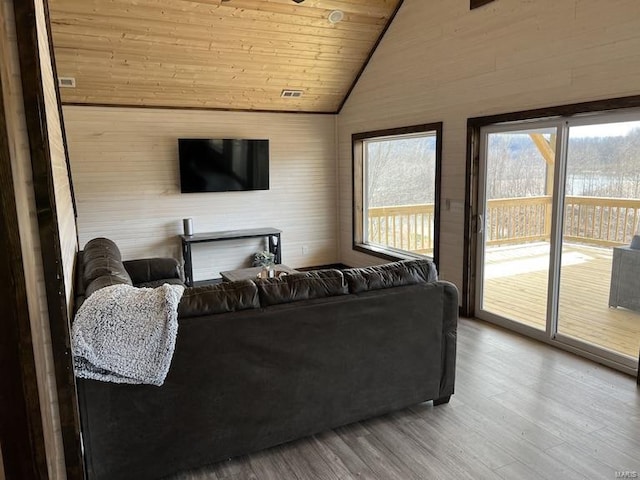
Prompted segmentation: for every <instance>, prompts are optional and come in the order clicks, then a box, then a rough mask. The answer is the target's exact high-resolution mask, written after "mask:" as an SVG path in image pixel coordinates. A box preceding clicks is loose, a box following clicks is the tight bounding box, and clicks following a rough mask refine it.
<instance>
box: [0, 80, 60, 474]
mask: <svg viewBox="0 0 640 480" xmlns="http://www.w3.org/2000/svg"><path fill="white" fill-rule="evenodd" d="M0 107H1V108H0V231H2V235H0V271H2V275H0V305H2V312H3V313H2V320H1V321H0V372H2V375H0V443H1V444H2V462H3V465H4V468H3V470H4V475H5V476H6V478H20V479H25V480H29V479H47V478H49V474H48V472H47V459H46V451H45V443H44V433H43V427H42V417H41V413H40V399H39V396H38V381H37V377H36V365H35V359H34V355H33V345H32V337H31V319H30V316H29V307H28V303H27V291H26V283H25V282H26V281H25V275H24V267H23V263H22V246H21V243H20V232H19V231H18V214H17V211H16V202H15V192H14V186H13V175H12V171H11V152H10V149H9V134H8V131H7V122H6V116H5V111H4V98H3V91H2V77H1V76H0ZM0 472H2V469H0ZM0 476H2V475H0ZM3 478H4V477H3Z"/></svg>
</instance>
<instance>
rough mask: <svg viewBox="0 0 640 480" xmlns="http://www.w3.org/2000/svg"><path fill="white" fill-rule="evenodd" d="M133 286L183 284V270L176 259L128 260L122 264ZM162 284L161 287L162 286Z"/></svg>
mask: <svg viewBox="0 0 640 480" xmlns="http://www.w3.org/2000/svg"><path fill="white" fill-rule="evenodd" d="M122 264H123V265H124V268H126V269H127V273H129V276H130V277H131V280H132V281H133V284H134V285H136V286H139V287H142V286H147V285H146V284H147V283H155V282H158V281H160V282H162V283H172V284H175V285H179V284H180V283H182V282H181V281H180V280H182V270H181V268H180V264H179V263H178V261H177V260H176V259H175V258H141V259H138V260H126V261H124V262H122ZM169 279H174V280H179V281H178V282H173V281H172V282H169V281H167V282H163V281H164V280H169ZM162 283H160V284H159V285H162Z"/></svg>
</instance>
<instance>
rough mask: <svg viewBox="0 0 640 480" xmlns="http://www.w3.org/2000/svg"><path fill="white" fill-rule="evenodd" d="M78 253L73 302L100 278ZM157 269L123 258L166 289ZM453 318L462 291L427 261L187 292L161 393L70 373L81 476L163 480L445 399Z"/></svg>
mask: <svg viewBox="0 0 640 480" xmlns="http://www.w3.org/2000/svg"><path fill="white" fill-rule="evenodd" d="M100 242H104V241H103V240H100V241H97V243H100ZM107 242H108V241H107ZM108 246H109V248H111V249H112V248H113V247H112V246H111V244H108ZM113 246H115V245H113ZM90 247H91V246H90ZM92 248H94V247H91V248H89V250H90V251H91V250H92ZM116 248H117V247H116ZM107 250H108V249H107ZM107 253H108V252H107ZM107 253H105V255H107ZM112 253H114V252H112ZM92 255H94V257H93V258H95V252H94V253H93V254H92ZM117 256H118V257H119V252H118V255H117ZM84 258H86V254H85V255H84ZM82 259H83V255H81V256H80V257H79V263H78V277H79V278H78V283H77V285H78V287H77V290H78V292H77V293H78V300H79V301H81V300H82V298H83V295H84V294H85V293H91V292H90V291H89V292H87V287H89V285H91V283H92V282H95V281H96V279H97V278H99V277H100V276H102V275H97V276H96V272H95V271H93V272H92V269H91V265H89V263H84V262H83V260H82ZM162 261H163V262H165V264H164V265H153V264H154V262H153V261H143V262H142V263H140V262H139V261H138V262H137V263H133V264H129V265H134V267H135V268H134V270H135V271H134V272H133V274H129V277H130V278H132V277H133V278H135V279H136V280H144V282H133V280H132V283H134V284H136V283H144V284H147V285H155V284H157V283H158V281H162V278H155V277H154V276H160V277H162V276H163V275H169V277H168V278H170V279H173V280H171V281H175V280H176V278H177V277H179V269H177V270H176V265H174V266H173V267H170V266H169V264H168V263H167V261H166V260H162ZM96 263H97V264H99V263H100V262H94V264H96ZM116 263H117V262H116ZM169 263H170V262H169ZM87 266H88V267H89V268H87ZM123 266H124V264H123ZM156 267H157V268H156ZM136 269H137V270H136ZM154 269H155V271H154ZM108 270H109V269H106V270H105V269H103V270H102V271H101V272H98V273H105V274H107V275H108V273H107V271H108ZM125 270H127V268H125ZM114 271H115V272H116V276H117V275H120V274H121V273H122V272H119V273H118V272H117V269H115V270H114ZM176 275H177V277H176ZM92 277H94V278H92ZM85 280H86V282H88V283H86V282H85ZM125 280H126V278H125ZM99 282H100V285H103V286H104V285H108V284H110V283H111V282H113V279H102V280H100V281H99ZM85 283H86V285H85ZM457 318H458V293H457V290H456V288H455V286H453V285H452V284H450V283H448V282H443V281H438V280H437V279H436V271H435V267H434V266H433V264H432V263H431V262H429V261H428V260H416V261H407V262H397V263H391V264H387V265H382V266H378V267H369V268H356V269H348V270H343V271H338V270H320V271H314V272H306V273H299V274H292V275H289V276H286V277H283V278H280V279H264V280H255V281H252V280H246V281H239V282H229V283H222V284H219V285H213V286H207V287H195V288H187V289H186V290H185V293H184V296H183V298H182V301H181V303H180V308H179V330H178V337H177V343H176V349H175V353H174V356H173V361H172V364H171V369H170V371H169V374H168V376H167V379H166V381H165V383H164V385H163V386H162V387H155V386H149V385H126V384H112V383H103V382H99V381H95V380H83V379H78V393H79V403H80V411H81V420H82V429H83V432H82V435H83V440H84V447H85V458H86V466H87V471H88V475H89V478H90V479H110V480H115V479H151V478H160V477H164V476H167V475H171V474H174V473H176V472H180V471H184V470H189V469H192V468H196V467H200V466H203V465H206V464H210V463H214V462H217V461H220V460H224V459H227V458H230V457H234V456H237V455H242V454H246V453H249V452H254V451H257V450H260V449H263V448H267V447H271V446H274V445H277V444H280V443H284V442H288V441H291V440H295V439H297V438H301V437H304V436H307V435H312V434H314V433H317V432H321V431H323V430H327V429H331V428H334V427H337V426H340V425H345V424H348V423H351V422H355V421H359V420H363V419H366V418H369V417H373V416H376V415H381V414H384V413H387V412H390V411H393V410H397V409H401V408H404V407H407V406H410V405H413V404H417V403H420V402H424V401H428V400H433V401H434V404H439V403H443V402H447V401H449V397H450V396H451V394H452V393H453V390H454V374H455V354H456V327H457Z"/></svg>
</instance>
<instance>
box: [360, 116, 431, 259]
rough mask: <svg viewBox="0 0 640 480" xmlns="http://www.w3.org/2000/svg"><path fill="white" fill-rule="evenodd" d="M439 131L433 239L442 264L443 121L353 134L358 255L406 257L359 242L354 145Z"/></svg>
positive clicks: (385, 257) (391, 257)
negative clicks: (367, 141)
mask: <svg viewBox="0 0 640 480" xmlns="http://www.w3.org/2000/svg"><path fill="white" fill-rule="evenodd" d="M430 131H435V132H436V172H435V182H436V184H435V192H434V197H435V205H434V215H433V216H434V219H433V222H434V234H435V235H434V239H433V242H434V243H433V262H434V263H435V264H436V268H438V267H439V261H440V210H441V208H440V205H441V203H442V201H441V200H442V199H441V198H440V195H441V188H442V135H443V124H442V122H434V123H425V124H421V125H410V126H407V127H398V128H388V129H383V130H373V131H370V132H360V133H354V134H352V135H351V241H352V243H351V248H352V249H353V250H354V251H356V252H361V253H366V254H368V255H372V256H374V257H379V258H384V259H385V260H391V261H395V260H403V259H406V257H403V256H401V255H400V254H399V255H395V254H394V253H393V252H391V251H390V250H386V249H381V248H376V247H372V246H369V245H362V244H360V243H358V242H356V239H355V231H356V208H357V207H356V193H355V179H356V171H355V169H356V167H355V165H356V158H355V155H354V151H355V144H356V143H357V142H362V141H363V140H367V139H371V138H380V137H391V136H398V135H408V134H411V133H423V132H430Z"/></svg>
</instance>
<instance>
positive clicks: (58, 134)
mask: <svg viewBox="0 0 640 480" xmlns="http://www.w3.org/2000/svg"><path fill="white" fill-rule="evenodd" d="M35 6H36V22H37V25H38V46H39V49H40V68H41V70H42V81H43V85H42V88H43V91H44V96H45V101H46V105H47V106H46V112H45V113H46V118H47V130H48V135H49V149H50V152H51V164H52V170H53V185H54V189H55V199H56V209H57V215H58V229H59V231H60V247H61V249H62V262H63V271H64V284H65V292H66V295H67V305H68V307H69V312H71V310H72V307H73V302H72V298H73V266H74V262H75V257H76V252H77V251H78V237H77V233H76V218H75V211H74V208H73V198H72V194H71V185H70V175H69V170H68V165H67V157H66V152H65V146H64V141H63V136H62V119H61V118H60V114H59V109H58V99H57V95H56V89H57V79H56V78H55V77H54V74H53V65H52V59H51V54H50V45H49V36H48V34H49V32H48V26H47V24H46V19H45V12H44V3H43V0H39V1H36V2H35Z"/></svg>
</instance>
